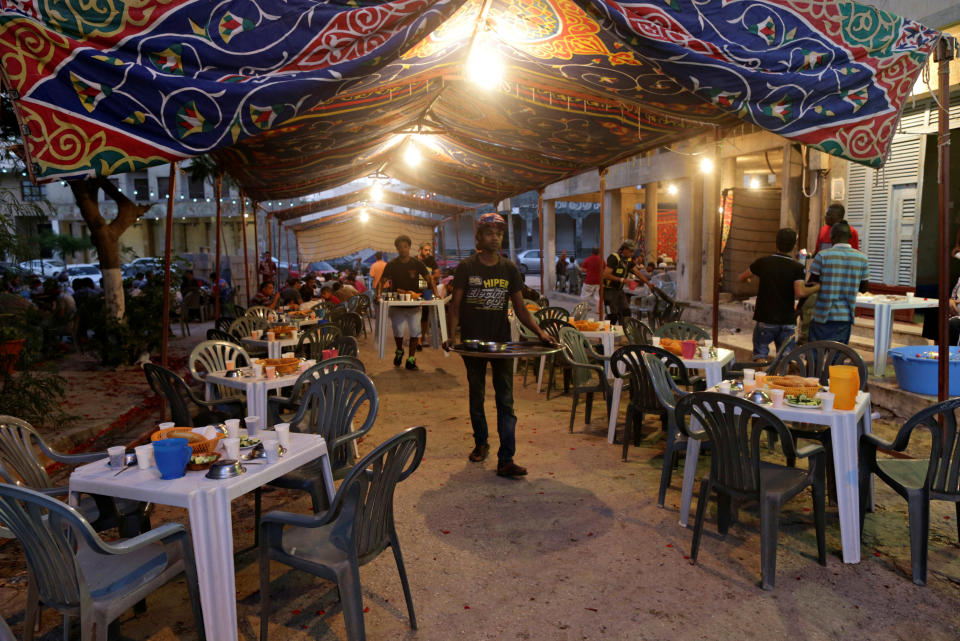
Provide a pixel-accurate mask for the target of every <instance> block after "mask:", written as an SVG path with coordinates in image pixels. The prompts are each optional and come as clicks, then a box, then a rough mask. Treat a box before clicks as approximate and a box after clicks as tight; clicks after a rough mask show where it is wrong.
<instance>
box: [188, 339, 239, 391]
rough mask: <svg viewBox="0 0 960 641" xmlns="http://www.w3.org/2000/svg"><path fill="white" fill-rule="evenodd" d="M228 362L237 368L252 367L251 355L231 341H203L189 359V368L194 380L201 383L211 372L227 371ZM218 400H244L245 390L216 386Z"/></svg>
mask: <svg viewBox="0 0 960 641" xmlns="http://www.w3.org/2000/svg"><path fill="white" fill-rule="evenodd" d="M227 361H233V362H234V365H235V366H236V367H238V368H239V367H247V366H249V365H250V363H251V361H250V355H249V354H247V352H246V350H245V349H243V348H242V347H240V346H239V345H237V344H236V343H233V342H230V341H203V342H200V343H197V345H196V347H194V348H193V350H191V351H190V356H189V357H188V358H187V367H189V368H190V376H192V377H193V380H195V381H198V382H201V381H203V379H204V378H206V376H207V374H209V373H210V372H222V371H224V370H226V369H227ZM213 389H214V393H215V394H216V397H217V398H218V399H224V398H243V390H240V389H237V388H235V387H228V386H226V385H216V386H214V388H213Z"/></svg>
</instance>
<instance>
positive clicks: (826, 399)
mask: <svg viewBox="0 0 960 641" xmlns="http://www.w3.org/2000/svg"><path fill="white" fill-rule="evenodd" d="M817 398H819V399H820V407H821V409H823V410H824V411H826V412H830V411H832V410H833V399H834V396H833V392H818V393H817Z"/></svg>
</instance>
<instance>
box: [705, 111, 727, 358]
mask: <svg viewBox="0 0 960 641" xmlns="http://www.w3.org/2000/svg"><path fill="white" fill-rule="evenodd" d="M722 157H723V156H722V154H721V153H720V130H719V129H714V130H713V174H712V175H711V176H710V189H711V190H712V191H713V195H714V196H715V197H717V202H719V203H720V207H719V210H718V211H714V212H710V213H711V215H713V217H714V220H715V221H716V222H715V223H714V234H713V261H714V262H713V318H712V330H713V331H712V334H711V335H712V336H713V344H714V345H718V344H719V342H720V271H721V270H722V269H723V267H722V262H723V261H722V259H721V257H720V251H721V248H722V246H723V244H722V240H723V198H722V196H720V159H721V158H722ZM705 200H707V202H712V201H711V200H710V199H709V198H705Z"/></svg>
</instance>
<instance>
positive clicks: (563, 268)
mask: <svg viewBox="0 0 960 641" xmlns="http://www.w3.org/2000/svg"><path fill="white" fill-rule="evenodd" d="M556 274H557V291H559V292H562V291H565V290H566V288H567V252H566V251H562V252H560V257H559V258H557V269H556Z"/></svg>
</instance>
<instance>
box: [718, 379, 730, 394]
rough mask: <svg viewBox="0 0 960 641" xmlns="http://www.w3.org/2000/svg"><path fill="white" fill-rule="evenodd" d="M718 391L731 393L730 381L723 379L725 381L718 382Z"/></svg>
mask: <svg viewBox="0 0 960 641" xmlns="http://www.w3.org/2000/svg"><path fill="white" fill-rule="evenodd" d="M717 391H718V392H720V393H721V394H729V393H730V381H723V382H721V383H719V384H717Z"/></svg>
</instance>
